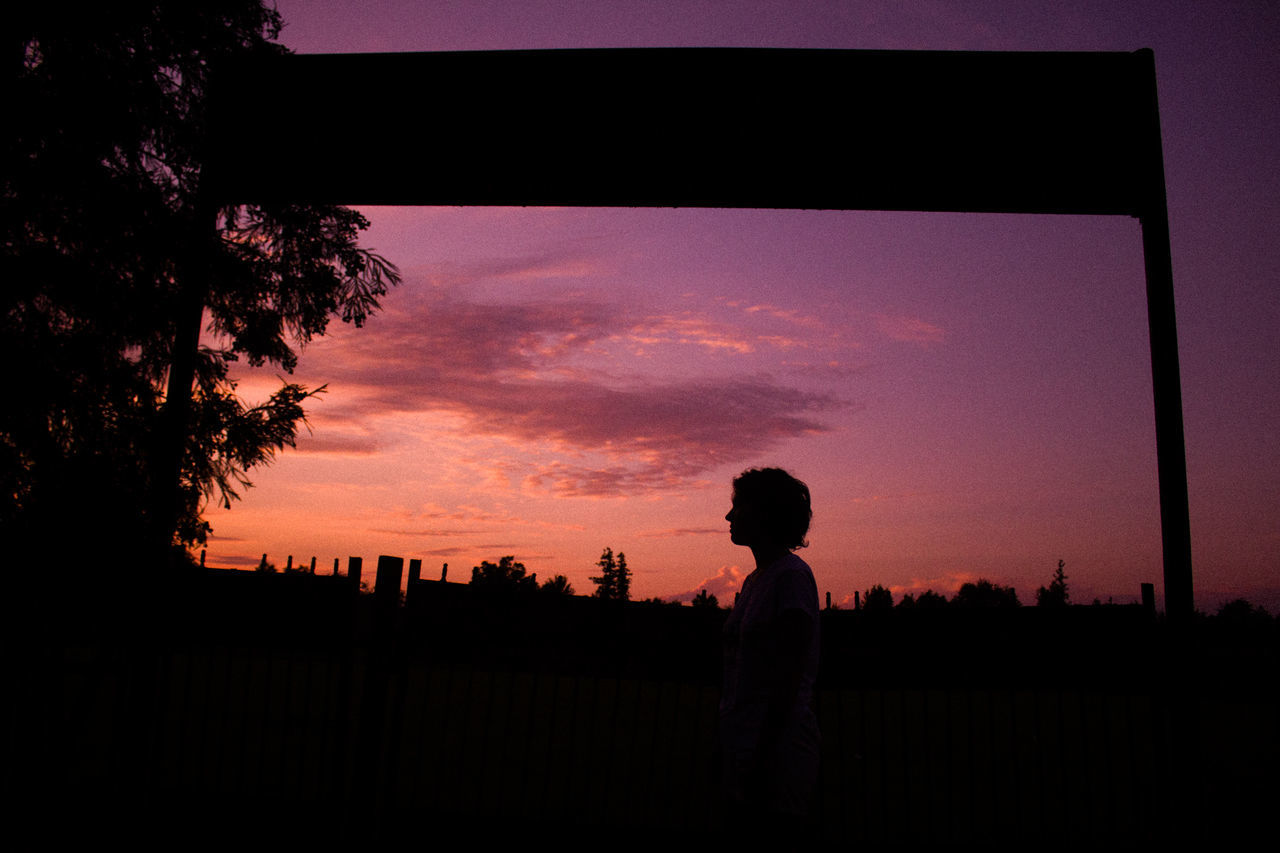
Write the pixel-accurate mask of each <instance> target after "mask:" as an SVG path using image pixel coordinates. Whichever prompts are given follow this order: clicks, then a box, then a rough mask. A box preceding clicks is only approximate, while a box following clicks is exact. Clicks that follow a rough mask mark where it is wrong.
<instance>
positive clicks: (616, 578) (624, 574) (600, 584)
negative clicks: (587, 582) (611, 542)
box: [591, 548, 631, 601]
mask: <svg viewBox="0 0 1280 853" xmlns="http://www.w3.org/2000/svg"><path fill="white" fill-rule="evenodd" d="M596 565H597V566H599V567H600V574H599V575H597V576H595V577H592V578H591V582H592V583H594V584H595V585H596V591H595V593H594V595H595V597H596V598H603V599H605V600H606V601H630V600H631V570H630V569H628V568H627V555H626V554H624V553H622V552H621V551H619V552H618V556H617V557H614V555H613V549H612V548H605V549H604V553H602V554H601V555H600V559H599V560H598V561H596Z"/></svg>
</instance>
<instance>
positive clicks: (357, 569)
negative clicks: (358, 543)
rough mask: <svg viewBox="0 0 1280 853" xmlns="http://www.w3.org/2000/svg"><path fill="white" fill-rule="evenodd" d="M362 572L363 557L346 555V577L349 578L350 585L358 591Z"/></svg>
mask: <svg viewBox="0 0 1280 853" xmlns="http://www.w3.org/2000/svg"><path fill="white" fill-rule="evenodd" d="M363 572H364V557H347V577H349V578H351V586H352V587H353V588H354V589H355V591H356V592H359V591H360V575H361V574H362V573H363Z"/></svg>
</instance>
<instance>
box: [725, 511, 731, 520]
mask: <svg viewBox="0 0 1280 853" xmlns="http://www.w3.org/2000/svg"><path fill="white" fill-rule="evenodd" d="M724 520H725V521H733V510H729V511H728V512H726V513H725V514H724Z"/></svg>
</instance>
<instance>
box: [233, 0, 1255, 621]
mask: <svg viewBox="0 0 1280 853" xmlns="http://www.w3.org/2000/svg"><path fill="white" fill-rule="evenodd" d="M279 9H280V11H281V13H282V14H283V16H284V18H285V21H286V23H287V26H286V29H285V31H284V33H283V35H282V41H283V42H284V44H286V45H287V46H289V47H290V48H292V49H293V50H295V51H297V52H300V53H330V52H356V51H427V50H496V49H517V48H536V49H541V48H571V47H659V46H739V47H757V46H758V47H808V48H858V49H935V50H936V49H942V50H1125V51H1128V50H1134V49H1137V48H1141V47H1150V48H1153V49H1154V51H1155V56H1156V67H1157V72H1158V86H1159V94H1160V99H1161V103H1160V106H1161V116H1162V124H1163V134H1164V150H1165V160H1166V180H1167V184H1168V192H1169V208H1170V226H1171V232H1172V244H1173V271H1174V282H1175V292H1176V298H1177V308H1178V320H1179V337H1180V352H1181V359H1182V384H1183V397H1184V411H1185V416H1186V432H1187V460H1188V468H1189V478H1190V500H1191V534H1192V544H1193V570H1194V573H1195V585H1196V603H1197V606H1198V607H1200V608H1201V609H1214V608H1216V607H1217V605H1218V604H1219V603H1220V602H1221V601H1223V600H1225V599H1227V598H1231V597H1236V596H1241V595H1243V596H1246V597H1248V598H1250V599H1251V600H1253V601H1255V602H1261V603H1264V604H1266V605H1267V606H1268V608H1270V609H1272V610H1273V611H1274V610H1277V609H1280V569H1278V568H1277V563H1276V559H1275V551H1276V550H1277V546H1278V545H1280V511H1278V510H1277V506H1278V505H1280V494H1277V493H1278V492H1280V488H1278V487H1280V462H1278V461H1277V454H1276V450H1275V447H1276V443H1277V426H1276V425H1277V423H1278V422H1280V349H1278V347H1277V344H1278V343H1280V332H1278V331H1277V329H1278V323H1280V296H1278V295H1277V294H1278V291H1277V284H1278V283H1280V282H1277V275H1278V271H1280V263H1278V261H1280V247H1278V244H1277V239H1276V235H1277V233H1280V143H1277V142H1276V140H1277V139H1280V98H1277V97H1276V94H1275V93H1276V92H1277V91H1280V73H1278V69H1277V65H1278V64H1280V61H1278V60H1277V57H1276V55H1275V52H1274V45H1275V44H1276V43H1277V40H1278V39H1280V10H1278V7H1277V6H1276V5H1275V4H1271V3H1263V2H1258V3H1238V4H1232V3H1217V4H1205V3H1168V2H1150V3H1116V2H1107V3H1086V4H1043V8H1042V9H1038V8H1037V4H1030V3H963V4H961V3H890V2H883V3H856V2H848V3H820V2H810V3H802V2H786V3H783V2H773V3H766V2H755V3H752V2H734V3H729V2H724V3H720V2H702V3H676V2H665V3H648V2H637V0H631V2H621V3H613V2H600V0H594V2H581V3H566V2H559V3H557V2H490V3H457V4H437V3H420V2H400V3H394V2H388V3H379V4H366V3H358V2H301V1H300V0H299V1H297V2H280V3H279ZM387 85H388V86H394V85H395V81H388V82H387ZM440 85H441V86H448V85H449V81H447V80H442V81H440ZM403 96H404V97H403V104H404V109H403V114H402V115H399V116H384V117H380V122H379V126H380V127H381V128H382V129H381V131H380V132H384V133H414V134H419V135H423V137H424V147H423V156H424V157H430V156H431V155H430V143H429V140H430V136H431V134H435V133H441V134H444V133H448V132H449V129H448V117H447V116H440V115H435V114H434V113H433V112H432V109H431V93H430V92H416V91H415V92H410V91H406V92H404V93H403ZM358 112H359V111H358V105H353V106H352V107H351V108H347V109H339V110H335V125H334V132H335V133H342V132H367V125H366V124H365V123H364V120H363V119H361V122H360V127H358V128H356V129H353V130H350V131H348V130H347V129H346V128H345V127H344V125H343V124H342V116H343V115H345V114H348V113H353V114H358ZM513 133H514V134H517V136H515V138H513V139H512V144H513V145H518V144H519V139H518V129H516V130H514V131H513ZM364 212H365V213H366V215H367V216H368V217H369V218H370V220H371V221H372V223H373V226H372V227H371V228H370V230H369V231H368V232H366V236H365V238H364V241H363V242H364V244H365V245H367V246H371V247H373V248H375V249H376V250H377V251H379V252H380V253H382V254H384V255H386V256H387V257H388V258H389V259H390V260H392V261H394V262H395V263H397V264H398V265H399V266H400V268H401V270H402V272H403V273H404V283H403V284H402V285H401V286H400V287H399V288H398V289H397V290H395V291H394V292H393V293H391V294H390V295H388V297H387V298H386V299H385V300H384V303H383V311H382V312H381V313H380V314H378V315H377V316H376V317H374V318H373V319H372V320H371V321H370V322H369V323H368V324H367V325H366V327H365V328H364V329H359V330H357V329H352V328H348V327H344V326H342V325H341V324H338V323H335V324H334V326H333V327H332V332H331V334H330V335H328V336H326V337H325V338H323V339H320V340H318V341H316V342H314V343H313V344H312V345H310V346H309V347H308V348H307V349H306V350H305V352H304V354H303V356H302V359H301V362H300V366H299V368H298V370H297V372H296V374H295V377H294V381H299V382H302V383H303V384H306V385H309V386H313V387H314V386H318V385H321V384H327V385H328V393H327V394H325V395H324V396H323V397H322V398H321V399H320V400H319V401H317V402H315V403H314V405H313V406H312V408H311V410H310V412H311V415H310V424H311V432H310V434H306V433H304V435H303V436H302V437H301V438H300V440H299V442H298V448H297V450H296V451H289V450H286V451H285V452H284V453H282V454H281V455H280V456H279V458H278V460H277V461H276V463H275V464H274V465H273V466H271V467H270V468H266V469H261V470H258V471H255V472H253V474H252V479H253V481H254V483H255V488H253V489H251V490H249V491H248V492H247V493H246V495H245V499H244V500H243V501H240V502H238V503H236V504H234V505H233V506H232V508H231V510H229V511H227V510H222V509H218V508H216V507H211V508H210V509H209V513H208V516H209V519H210V521H211V522H212V524H213V526H214V535H213V536H212V537H211V539H210V541H209V545H208V562H209V564H210V565H215V566H235V567H251V566H252V565H255V564H256V563H257V562H258V559H259V558H260V556H261V554H262V553H263V552H267V553H268V554H269V558H270V559H271V560H272V561H273V562H275V563H276V564H277V565H283V564H284V562H285V559H286V557H287V556H288V555H290V554H292V555H293V557H294V560H295V562H298V561H307V560H309V559H310V558H311V557H312V556H313V555H314V556H316V557H317V558H318V561H319V564H320V565H321V566H322V567H323V569H324V570H325V571H328V570H329V569H330V568H331V567H332V563H333V558H334V557H341V558H343V562H344V565H345V558H346V557H347V556H348V555H359V556H363V557H364V558H365V560H366V561H372V560H374V559H375V558H376V557H377V555H378V554H394V555H399V556H403V557H406V558H409V557H418V558H422V560H423V564H424V576H426V577H438V576H439V571H440V564H441V563H445V562H447V563H449V567H450V569H449V579H450V580H457V581H465V580H466V579H467V578H468V577H469V576H470V568H471V567H472V566H473V565H476V564H477V563H478V562H479V561H480V560H482V559H489V560H495V561H496V559H497V558H498V557H500V556H502V555H504V554H513V555H515V556H516V558H517V559H519V560H521V561H522V562H524V563H525V564H526V565H527V566H528V568H529V570H530V571H536V572H537V573H538V576H539V578H540V579H545V578H548V577H551V576H552V575H555V574H565V575H567V576H568V577H569V579H570V580H571V581H572V583H573V585H574V586H575V587H576V588H577V590H578V591H579V592H581V593H588V592H590V591H591V589H592V585H591V583H590V581H589V580H588V577H589V576H590V575H591V574H594V573H595V569H594V563H595V560H596V559H597V558H598V557H599V556H600V552H601V550H602V549H603V548H604V547H605V546H610V547H612V548H613V549H614V550H615V551H618V550H621V551H625V552H626V554H627V558H628V562H629V564H630V565H631V567H632V569H633V571H634V580H633V589H632V595H633V597H636V598H645V597H650V596H661V597H664V598H671V597H684V598H687V597H689V596H691V595H692V594H693V593H694V592H696V591H697V590H698V589H701V588H704V587H706V588H709V589H710V590H711V591H712V592H714V593H716V594H717V595H719V596H721V597H722V599H726V597H727V598H728V599H731V598H732V592H733V591H734V590H735V589H736V588H737V586H738V584H739V583H740V581H741V578H742V577H743V576H744V574H745V573H746V572H747V571H749V570H750V568H751V565H750V554H749V553H748V552H746V551H745V550H743V549H740V548H736V547H735V546H733V545H732V544H731V543H730V542H729V538H728V532H727V524H726V523H725V522H724V520H723V517H724V514H725V512H726V511H727V510H728V508H729V494H730V481H731V479H732V478H733V476H734V475H736V474H737V473H739V472H740V471H742V470H743V469H744V468H746V467H749V466H758V465H779V466H782V467H785V468H787V469H789V470H791V471H792V472H793V473H794V474H796V475H797V476H799V477H801V478H802V479H804V480H805V481H806V482H808V484H809V486H810V488H811V490H812V492H813V502H814V525H813V528H812V530H811V532H810V537H809V538H810V542H811V547H810V548H808V549H806V550H805V551H803V552H802V555H803V556H804V557H805V559H806V560H807V561H808V562H809V563H810V565H812V566H813V568H814V572H815V575H816V576H817V579H818V586H819V589H820V590H821V591H824V592H825V591H828V590H829V591H830V592H831V594H832V598H833V600H835V601H837V602H840V601H844V600H846V599H851V598H852V594H853V592H854V590H865V589H867V588H868V587H870V586H871V585H873V584H876V583H881V584H884V585H886V586H889V587H890V588H891V589H893V590H894V592H895V594H896V595H898V596H900V595H901V594H902V593H903V592H907V591H914V592H919V591H922V590H923V589H925V588H933V589H935V590H938V591H941V592H944V593H947V594H950V593H952V592H953V591H954V590H955V589H956V587H957V586H958V585H959V584H960V583H962V582H964V581H965V580H972V579H976V578H978V577H988V578H991V579H992V580H995V581H998V582H1000V583H1005V584H1012V585H1013V586H1015V587H1016V588H1017V590H1018V592H1019V595H1020V597H1021V599H1022V600H1023V602H1024V603H1032V602H1033V601H1034V592H1035V589H1036V587H1037V586H1039V585H1042V584H1047V583H1048V581H1049V579H1050V576H1051V574H1052V572H1053V570H1054V568H1055V567H1056V565H1057V561H1058V560H1059V559H1062V560H1065V561H1066V571H1067V575H1068V578H1069V583H1070V588H1071V592H1072V597H1073V600H1075V601H1077V602H1082V601H1083V602H1087V601H1092V600H1093V599H1094V598H1095V597H1100V598H1102V599H1103V600H1106V599H1107V598H1108V597H1111V596H1114V598H1115V600H1116V601H1129V600H1133V599H1135V598H1136V597H1137V594H1138V590H1139V584H1140V583H1142V582H1144V581H1151V582H1154V583H1156V586H1157V595H1158V596H1159V600H1160V601H1161V602H1163V590H1162V583H1161V573H1162V570H1161V556H1160V532H1159V509H1158V502H1157V482H1156V464H1155V436H1154V427H1153V416H1152V398H1151V377H1150V359H1149V354H1148V349H1147V347H1148V337H1147V330H1146V307H1145V292H1144V278H1143V266H1142V251H1141V243H1140V229H1139V226H1138V223H1137V221H1136V220H1132V219H1128V218H1123V217H1115V218H1102V217H1074V216H1072V217H1067V216H1015V215H979V214H924V213H880V212H823V211H760V210H737V211H734V210H697V209H679V210H674V209H659V210H653V209H570V208H560V209H537V208H530V209H525V208H367V209H365V210H364ZM278 384H279V379H278V376H277V373H276V372H274V371H270V370H265V371H256V372H255V371H249V370H248V369H243V370H242V371H241V382H240V390H241V392H242V393H243V394H244V396H245V397H246V398H247V399H249V400H251V401H256V400H260V399H262V398H264V397H265V396H266V395H267V394H268V393H269V391H270V389H271V388H272V387H274V386H275V385H278Z"/></svg>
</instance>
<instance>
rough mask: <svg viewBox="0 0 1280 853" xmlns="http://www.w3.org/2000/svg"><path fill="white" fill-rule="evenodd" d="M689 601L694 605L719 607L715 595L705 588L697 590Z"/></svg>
mask: <svg viewBox="0 0 1280 853" xmlns="http://www.w3.org/2000/svg"><path fill="white" fill-rule="evenodd" d="M689 603H690V604H691V605H693V606H694V607H709V608H713V609H715V608H718V607H720V602H719V601H716V597H715V596H714V595H712V594H711V593H709V592H707V591H706V590H705V589H704V590H699V592H698V594H697V595H695V596H694V597H693V600H692V601H690V602H689Z"/></svg>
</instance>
